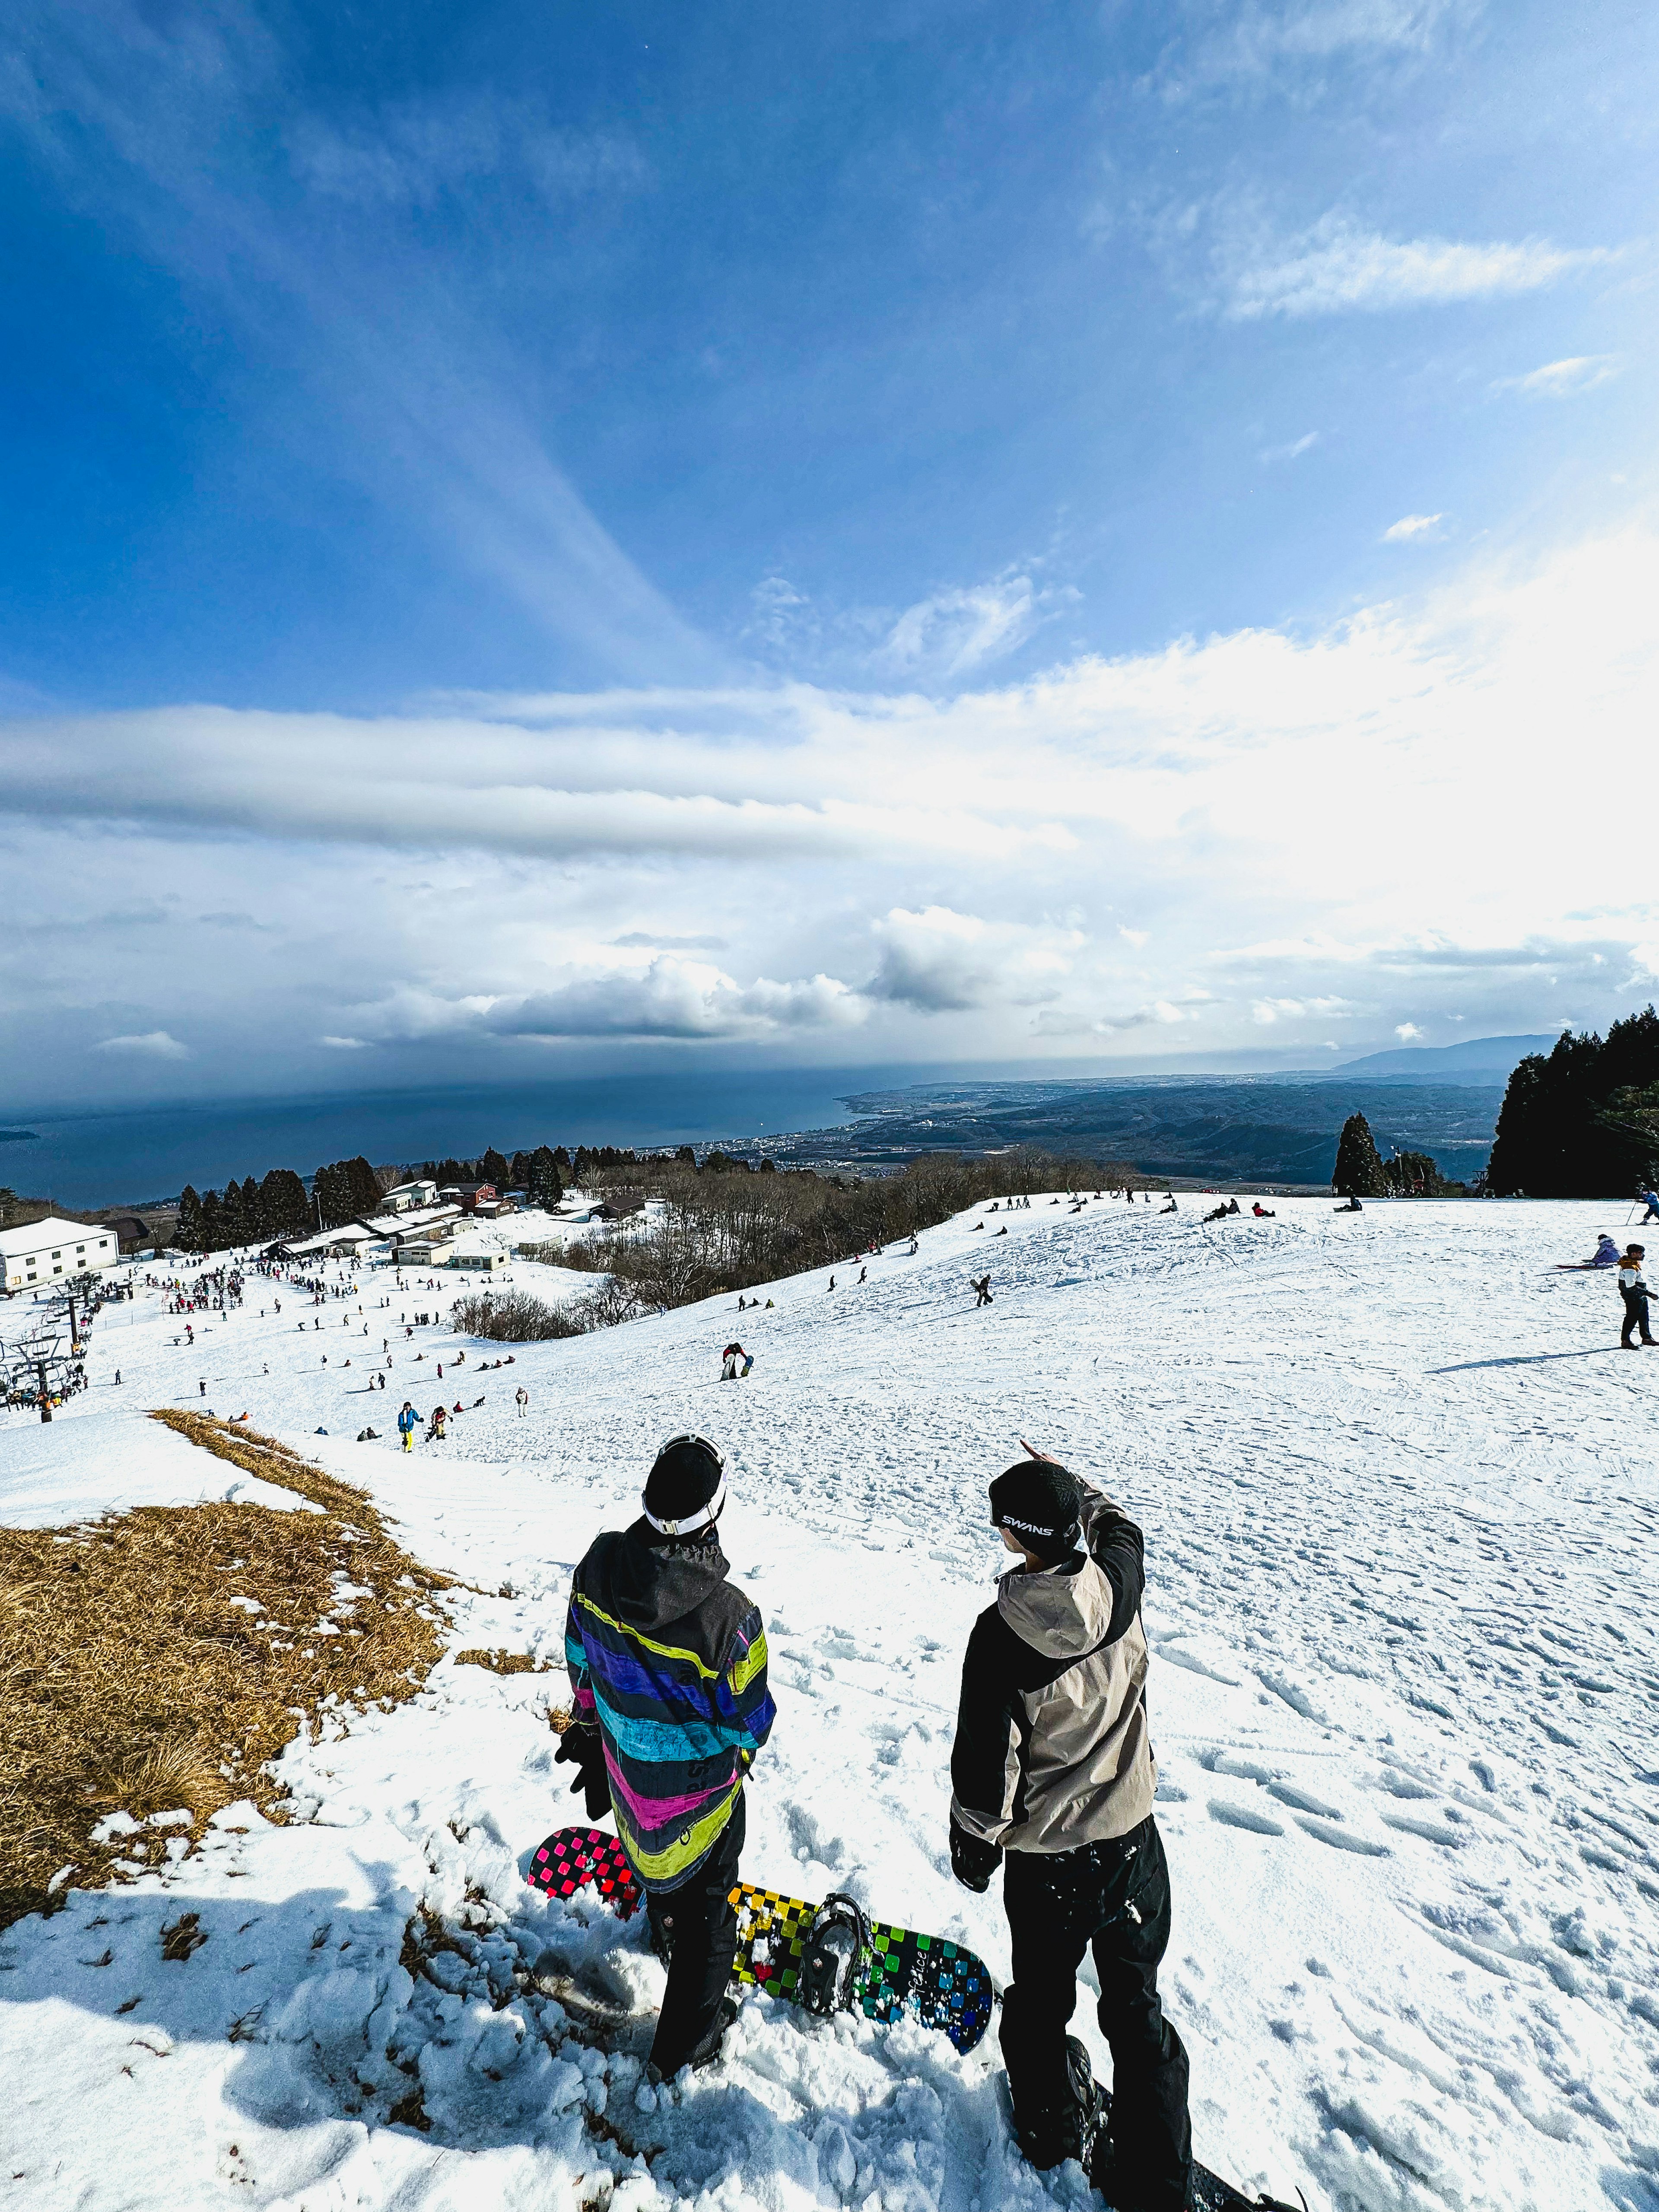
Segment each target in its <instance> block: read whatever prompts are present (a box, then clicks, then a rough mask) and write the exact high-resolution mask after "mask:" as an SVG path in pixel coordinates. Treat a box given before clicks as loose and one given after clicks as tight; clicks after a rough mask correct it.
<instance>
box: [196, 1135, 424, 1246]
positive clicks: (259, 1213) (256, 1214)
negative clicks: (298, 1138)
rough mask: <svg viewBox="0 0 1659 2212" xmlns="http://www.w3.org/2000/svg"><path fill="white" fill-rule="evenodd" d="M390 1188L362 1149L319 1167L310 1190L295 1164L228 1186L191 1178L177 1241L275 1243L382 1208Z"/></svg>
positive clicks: (209, 1244) (199, 1243)
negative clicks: (211, 1186)
mask: <svg viewBox="0 0 1659 2212" xmlns="http://www.w3.org/2000/svg"><path fill="white" fill-rule="evenodd" d="M384 1188H386V1186H385V1184H384V1183H383V1182H382V1181H381V1178H380V1173H378V1172H377V1171H376V1170H374V1168H372V1167H371V1166H370V1165H369V1164H368V1161H367V1160H366V1159H365V1158H363V1157H362V1153H361V1152H360V1153H359V1154H358V1155H357V1157H356V1159H351V1160H335V1161H334V1162H332V1163H331V1165H329V1166H328V1167H325V1168H319V1169H318V1170H317V1172H316V1174H315V1176H313V1178H312V1187H311V1190H310V1192H309V1194H307V1190H306V1187H305V1184H304V1182H302V1181H301V1178H300V1177H299V1176H297V1175H295V1172H294V1170H293V1169H292V1168H272V1170H270V1174H269V1175H268V1176H265V1178H264V1181H263V1182H255V1181H254V1180H253V1177H252V1176H246V1178H245V1179H244V1180H243V1181H242V1182H228V1183H227V1184H226V1185H225V1187H224V1188H223V1190H222V1191H216V1190H204V1191H202V1192H200V1193H199V1194H198V1193H197V1191H195V1190H193V1189H192V1188H191V1186H190V1184H189V1183H186V1184H185V1187H184V1188H183V1190H181V1191H180V1192H179V1222H178V1226H177V1227H176V1228H175V1229H174V1231H173V1243H175V1244H177V1245H178V1246H179V1248H180V1249H182V1250H184V1251H185V1252H221V1251H224V1250H227V1249H229V1248H231V1247H233V1246H235V1245H239V1244H272V1243H276V1241H277V1240H278V1239H279V1238H282V1237H304V1236H307V1235H308V1234H309V1233H310V1232H311V1231H313V1230H316V1229H319V1228H322V1229H337V1228H338V1226H339V1225H340V1224H341V1223H342V1222H343V1221H355V1220H356V1219H358V1218H360V1217H361V1216H362V1215H364V1214H370V1213H374V1212H378V1211H379V1210H380V1194H381V1192H382V1190H383V1189H384Z"/></svg>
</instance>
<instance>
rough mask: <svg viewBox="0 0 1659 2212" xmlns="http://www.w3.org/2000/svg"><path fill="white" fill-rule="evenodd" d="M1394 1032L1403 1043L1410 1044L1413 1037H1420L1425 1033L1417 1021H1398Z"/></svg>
mask: <svg viewBox="0 0 1659 2212" xmlns="http://www.w3.org/2000/svg"><path fill="white" fill-rule="evenodd" d="M1394 1033H1395V1036H1397V1037H1398V1038H1399V1040H1400V1042H1401V1044H1409V1043H1410V1042H1411V1041H1412V1039H1413V1037H1420V1036H1422V1034H1423V1032H1422V1030H1420V1029H1419V1028H1418V1026H1417V1024H1416V1023H1415V1022H1396V1023H1395V1030H1394Z"/></svg>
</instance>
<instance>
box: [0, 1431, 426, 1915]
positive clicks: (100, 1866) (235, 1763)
mask: <svg viewBox="0 0 1659 2212" xmlns="http://www.w3.org/2000/svg"><path fill="white" fill-rule="evenodd" d="M156 1418H157V1419H161V1420H163V1421H165V1422H166V1424H167V1426H168V1427H169V1428H172V1429H175V1430H177V1431H179V1433H180V1434H181V1435H184V1436H186V1437H189V1438H190V1440H191V1443H197V1444H200V1445H202V1446H204V1448H205V1449H208V1450H210V1451H212V1452H214V1453H216V1454H217V1455H219V1456H220V1457H221V1458H223V1459H228V1460H230V1461H232V1462H234V1464H235V1465H236V1466H238V1467H240V1468H244V1469H245V1470H246V1472H247V1473H249V1474H257V1475H258V1476H259V1477H261V1478H262V1479H263V1480H265V1481H267V1482H271V1483H276V1484H279V1485H281V1486H282V1487H283V1488H284V1489H288V1490H292V1491H296V1492H299V1493H300V1494H301V1496H302V1497H305V1498H309V1499H310V1500H311V1501H312V1502H313V1504H317V1505H319V1506H321V1507H322V1508H323V1510H322V1511H321V1512H319V1513H297V1512H283V1511H279V1510H276V1509H274V1508H272V1507H270V1506H265V1505H254V1504H222V1503H213V1504H201V1505H190V1506H165V1507H159V1506H143V1507H140V1508H139V1509H138V1510H137V1511H135V1512H131V1513H124V1514H118V1515H113V1516H110V1517H109V1518H107V1519H106V1520H102V1521H97V1522H91V1523H89V1524H88V1525H86V1526H83V1527H79V1528H58V1529H52V1528H40V1529H21V1528H0V1927H3V1926H5V1925H7V1924H8V1923H9V1922H11V1921H13V1920H15V1919H16V1918H18V1917H20V1916H21V1914H23V1913H26V1912H33V1911H40V1910H41V1909H43V1908H44V1907H46V1906H47V1905H49V1904H50V1897H51V1893H50V1891H49V1887H48V1886H49V1884H50V1883H51V1881H52V1876H53V1875H56V1874H58V1873H59V1871H60V1870H61V1869H64V1867H69V1866H72V1867H73V1868H74V1869H75V1873H74V1880H75V1882H76V1887H79V1888H91V1887H97V1886H99V1885H100V1884H101V1883H105V1882H108V1881H121V1880H123V1879H125V1878H127V1875H128V1874H129V1872H130V1871H131V1869H133V1868H134V1867H135V1866H137V1864H139V1863H145V1862H149V1861H150V1860H152V1859H159V1858H160V1857H161V1855H162V1852H163V1849H164V1845H165V1841H166V1838H167V1835H169V1834H176V1835H181V1836H182V1835H185V1834H190V1835H191V1836H194V1835H197V1834H198V1833H199V1832H200V1829H201V1826H202V1823H203V1822H204V1820H206V1819H207V1818H208V1817H209V1816H210V1814H213V1813H214V1812H216V1811H217V1810H218V1809H219V1808H220V1807H221V1806H222V1805H224V1804H227V1803H228V1802H230V1801H231V1800H232V1799H234V1798H238V1797H247V1798H252V1800H253V1802H255V1803H256V1804H257V1805H258V1807H259V1808H260V1809H261V1811H263V1812H264V1814H266V1815H267V1816H268V1817H270V1818H272V1819H276V1820H281V1819H282V1818H283V1790H282V1788H281V1786H280V1784H278V1783H277V1782H276V1779H275V1778H274V1777H273V1776H271V1775H270V1773H269V1772H267V1771H266V1763H267V1761H269V1760H271V1759H275V1758H276V1755H277V1753H279V1752H281V1750H282V1749H283V1747H284V1745H286V1744H287V1743H289V1741H291V1740H292V1739H293V1737H294V1736H295V1735H296V1734H297V1733H298V1731H299V1729H300V1728H301V1726H302V1725H308V1726H309V1727H310V1729H311V1731H312V1735H313V1739H314V1737H315V1736H316V1735H317V1733H318V1731H319V1729H320V1726H321V1717H320V1716H321V1709H322V1707H323V1706H324V1705H325V1703H326V1702H330V1701H331V1706H330V1710H331V1715H332V1716H340V1715H342V1714H343V1713H344V1712H348V1711H351V1710H353V1709H357V1710H361V1709H362V1708H363V1707H365V1706H367V1705H380V1706H382V1707H383V1708H386V1709H390V1707H391V1706H392V1705H393V1704H395V1703H397V1702H398V1701H399V1700H401V1699H407V1698H410V1697H412V1696H413V1695H414V1694H415V1693H416V1691H417V1690H418V1689H419V1688H420V1687H421V1686H422V1684H423V1682H424V1681H425V1680H426V1677H427V1674H428V1672H429V1671H430V1669H431V1668H432V1667H433V1665H434V1664H435V1662H436V1661H437V1659H438V1658H439V1656H441V1650H442V1640H441V1633H440V1628H441V1623H440V1621H439V1620H437V1619H435V1607H434V1600H435V1595H436V1593H437V1592H438V1591H440V1590H441V1589H444V1588H445V1587H447V1581H446V1577H443V1576H441V1575H435V1574H433V1573H432V1572H430V1571H428V1569H426V1568H424V1567H422V1566H421V1565H419V1564H418V1563H417V1562H416V1560H414V1559H410V1557H409V1555H408V1554H407V1553H404V1552H403V1551H402V1550H400V1549H399V1548H398V1546H397V1545H396V1544H395V1543H394V1542H393V1541H392V1539H391V1537H390V1536H389V1535H388V1534H386V1528H385V1526H384V1524H383V1522H382V1521H381V1519H380V1515H379V1513H378V1512H377V1511H376V1510H375V1509H374V1505H373V1504H372V1503H371V1502H370V1501H369V1499H368V1498H367V1497H366V1496H365V1495H364V1494H363V1493H362V1492H361V1491H359V1490H356V1489H355V1488H354V1487H353V1486H351V1485H350V1484H349V1483H345V1482H341V1481H339V1480H337V1479H336V1478H335V1477H334V1476H332V1475H330V1474H326V1473H325V1471H324V1470H323V1469H322V1468H319V1467H314V1466H313V1465H312V1464H311V1463H310V1462H308V1461H306V1460H302V1459H301V1458H300V1457H299V1455H297V1454H296V1453H295V1452H292V1451H290V1450H289V1449H288V1448H287V1447H286V1446H285V1445H283V1444H279V1443H276V1442H275V1441H274V1439H272V1438H270V1437H261V1436H259V1435H258V1434H257V1433H252V1434H251V1433H249V1432H248V1431H246V1430H243V1429H241V1428H240V1427H234V1426H233V1425H231V1424H230V1423H228V1422H224V1421H215V1420H211V1419H209V1418H208V1417H207V1416H205V1415H204V1414H199V1413H175V1412H172V1411H167V1412H165V1413H161V1414H158V1415H157V1417H156ZM342 1575H343V1577H345V1578H346V1579H347V1580H348V1581H349V1582H350V1583H352V1584H353V1585H354V1586H356V1588H358V1589H366V1590H368V1592H369V1595H368V1596H367V1597H362V1598H357V1599H355V1600H348V1601H341V1600H339V1599H337V1597H336V1595H335V1578H336V1577H337V1576H342ZM233 1597H244V1598H248V1599H251V1600H252V1601H255V1602H256V1603H257V1604H258V1606H259V1607H261V1608H262V1610H261V1611H259V1612H258V1613H254V1612H252V1611H250V1610H249V1609H248V1608H247V1607H237V1606H233V1605H232V1604H231V1603H230V1600H231V1599H232V1598H233ZM325 1619H332V1620H333V1621H334V1622H335V1624H336V1626H337V1633H335V1634H331V1635H330V1634H324V1633H319V1625H320V1624H321V1623H322V1622H323V1621H324V1620H325ZM176 1808H185V1809H187V1810H188V1811H189V1812H190V1814H191V1826H190V1828H189V1829H188V1830H186V1829H185V1827H184V1826H183V1825H182V1824H180V1825H179V1826H178V1827H176V1828H173V1829H169V1830H166V1831H150V1832H149V1833H148V1834H147V1835H145V1836H142V1837H131V1836H128V1837H124V1838H116V1839H115V1840H114V1841H113V1842H112V1843H110V1844H101V1845H100V1844H94V1843H93V1842H92V1840H91V1830H92V1829H93V1827H94V1826H96V1824H97V1823H98V1822H99V1821H100V1820H101V1819H102V1818H103V1817H104V1816H105V1814H108V1813H111V1812H114V1811H116V1810H121V1811H124V1812H127V1813H131V1814H133V1815H134V1817H135V1818H138V1819H142V1818H143V1816H144V1815H145V1814H149V1813H157V1812H168V1811H172V1810H174V1809H176ZM117 1861H121V1862H122V1865H120V1866H118V1865H117V1864H116V1862H117Z"/></svg>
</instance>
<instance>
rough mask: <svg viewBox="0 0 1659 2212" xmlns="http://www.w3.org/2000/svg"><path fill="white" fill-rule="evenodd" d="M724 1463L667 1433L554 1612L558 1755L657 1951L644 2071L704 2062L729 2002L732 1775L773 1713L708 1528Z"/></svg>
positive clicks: (735, 1793) (758, 1628)
mask: <svg viewBox="0 0 1659 2212" xmlns="http://www.w3.org/2000/svg"><path fill="white" fill-rule="evenodd" d="M725 1505H726V1463H725V1461H724V1459H723V1457H722V1456H721V1455H720V1452H719V1451H718V1450H717V1449H715V1447H714V1445H713V1444H712V1443H709V1442H708V1438H707V1437H697V1436H678V1437H670V1438H669V1440H668V1442H667V1443H665V1444H664V1446H663V1448H662V1449H661V1450H660V1451H659V1453H658V1455H657V1458H656V1462H655V1464H654V1465H653V1468H652V1469H651V1474H650V1476H649V1479H648V1480H647V1483H646V1486H645V1498H644V1506H645V1510H644V1512H643V1513H642V1514H641V1516H640V1518H639V1519H638V1520H637V1521H635V1522H634V1523H633V1525H632V1527H631V1528H626V1529H623V1530H615V1529H607V1530H606V1531H605V1533H604V1534H601V1535H599V1536H598V1537H596V1538H595V1539H594V1541H593V1542H592V1545H591V1546H590V1547H589V1548H588V1551H587V1553H586V1556H585V1557H584V1559H582V1561H581V1563H580V1565H579V1566H578V1567H577V1569H576V1572H575V1576H574V1579H573V1582H572V1584H571V1591H570V1608H569V1612H568V1615H567V1618H566V1622H565V1660H566V1663H567V1664H568V1668H569V1670H570V1686H571V1692H572V1694H573V1696H574V1700H575V1718H574V1723H573V1724H572V1725H571V1726H570V1727H569V1728H568V1729H567V1730H566V1731H565V1734H564V1736H563V1739H562V1741H561V1743H560V1746H559V1751H558V1757H559V1759H568V1760H573V1761H574V1763H575V1764H576V1765H577V1766H578V1768H579V1770H580V1771H579V1775H578V1778H577V1780H576V1781H575V1782H574V1784H572V1787H573V1789H575V1790H581V1791H583V1792H584V1794H585V1796H586V1803H587V1812H588V1817H589V1819H590V1820H599V1819H601V1818H602V1817H603V1815H604V1814H605V1812H606V1811H614V1812H615V1814H616V1817H617V1836H618V1838H620V1839H621V1843H622V1847H623V1850H624V1851H625V1852H626V1853H627V1855H628V1862H629V1865H630V1866H631V1867H632V1868H633V1869H634V1872H635V1874H636V1875H638V1877H639V1880H640V1885H641V1887H642V1888H643V1890H644V1891H645V1896H646V1907H647V1911H648V1913H649V1915H650V1919H651V1930H652V1935H653V1940H654V1941H655V1942H656V1945H657V1948H658V1949H659V1951H662V1952H664V1953H665V1954H667V1956H668V1960H669V1966H668V1986H667V1988H666V1989H665V1991H664V1992H663V2001H662V2010H661V2013H660V2015H659V2017H658V2021H657V2032H656V2036H655V2039H654V2040H653V2043H652V2045H651V2057H650V2068H651V2072H652V2077H653V2080H659V2081H665V2080H667V2079H668V2078H669V2077H670V2076H671V2075H674V2074H677V2073H678V2071H679V2069H680V2068H681V2067H682V2066H687V2065H689V2066H692V2067H702V2066H708V2065H711V2064H712V2063H714V2060H715V2059H716V2058H718V2057H719V2056H720V2039H721V2036H722V2035H723V2034H724V2033H725V2031H726V2027H727V2025H728V2024H729V2022H730V2021H731V2019H732V2013H733V2011H734V2009H735V2008H732V2007H731V2006H730V2005H729V2004H728V2002H727V2001H726V1990H727V1986H728V1984H729V1983H730V1981H731V1978H732V1956H733V1954H734V1951H735V1949H736V1944H737V1914H736V1912H735V1911H734V1910H733V1909H732V1904H731V1902H730V1899H731V1893H732V1889H733V1887H735V1886H736V1883H737V1879H738V1857H739V1855H740V1854H741V1852H742V1850H743V1838H744V1797H743V1784H744V1776H745V1775H746V1774H747V1773H748V1771H749V1769H750V1765H751V1764H752V1762H753V1760H754V1757H755V1754H756V1753H757V1751H758V1750H759V1749H760V1747H761V1746H762V1745H763V1743H764V1742H765V1741H766V1739H767V1737H768V1735H769V1734H770V1732H771V1728H772V1723H773V1721H774V1720H775V1717H776V1708H775V1705H773V1703H772V1699H771V1695H770V1692H769V1690H768V1688H767V1683H766V1632H765V1630H764V1629H763V1626H762V1625H761V1617H760V1610H759V1608H758V1607H757V1606H756V1605H754V1604H753V1603H752V1602H751V1601H750V1599H749V1598H748V1597H747V1596H746V1595H745V1594H744V1592H743V1591H742V1590H741V1589H738V1587H737V1585H736V1584H735V1583H732V1582H729V1581H728V1580H727V1579H726V1577H727V1576H728V1574H729V1573H730V1571H731V1570H730V1568H729V1566H728V1565H727V1562H726V1555H725V1553H723V1552H722V1551H721V1549H720V1541H719V1539H718V1537H717V1536H716V1534H715V1525H716V1523H717V1522H719V1520H720V1514H721V1512H722V1511H723V1510H724V1509H725Z"/></svg>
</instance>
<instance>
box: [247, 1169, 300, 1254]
mask: <svg viewBox="0 0 1659 2212" xmlns="http://www.w3.org/2000/svg"><path fill="white" fill-rule="evenodd" d="M310 1226H311V1200H309V1199H308V1198H307V1196H306V1187H305V1185H304V1183H302V1182H301V1180H300V1178H299V1176H297V1175H295V1172H294V1170H293V1169H292V1168H272V1170H270V1174H269V1175H268V1176H266V1177H265V1179H264V1182H262V1183H261V1184H260V1186H259V1234H260V1235H261V1236H262V1237H268V1238H273V1239H274V1238H276V1237H303V1236H304V1234H305V1232H306V1231H307V1229H309V1228H310Z"/></svg>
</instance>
